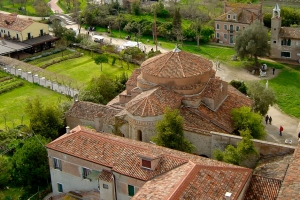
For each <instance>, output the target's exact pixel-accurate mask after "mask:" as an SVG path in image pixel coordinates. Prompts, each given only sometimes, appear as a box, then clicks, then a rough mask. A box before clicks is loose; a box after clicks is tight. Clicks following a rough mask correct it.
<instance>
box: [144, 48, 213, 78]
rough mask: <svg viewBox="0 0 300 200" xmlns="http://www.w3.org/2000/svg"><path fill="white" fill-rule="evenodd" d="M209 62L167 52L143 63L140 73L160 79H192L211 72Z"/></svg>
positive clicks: (176, 52) (189, 54)
mask: <svg viewBox="0 0 300 200" xmlns="http://www.w3.org/2000/svg"><path fill="white" fill-rule="evenodd" d="M212 67H213V64H212V62H211V61H209V60H207V59H205V58H201V57H199V56H196V55H193V54H191V53H187V52H184V51H169V52H166V53H163V54H160V55H157V56H155V57H152V58H150V59H148V60H146V61H144V62H143V63H142V65H141V69H142V73H146V74H149V75H152V76H157V77H162V78H185V77H193V76H197V75H199V74H203V73H204V72H207V71H210V70H212Z"/></svg>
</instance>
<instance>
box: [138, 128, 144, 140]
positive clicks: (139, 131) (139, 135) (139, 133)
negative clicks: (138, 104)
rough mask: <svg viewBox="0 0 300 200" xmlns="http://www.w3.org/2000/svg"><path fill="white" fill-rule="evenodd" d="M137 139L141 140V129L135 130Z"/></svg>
mask: <svg viewBox="0 0 300 200" xmlns="http://www.w3.org/2000/svg"><path fill="white" fill-rule="evenodd" d="M137 139H138V141H143V135H142V131H141V130H138V131H137Z"/></svg>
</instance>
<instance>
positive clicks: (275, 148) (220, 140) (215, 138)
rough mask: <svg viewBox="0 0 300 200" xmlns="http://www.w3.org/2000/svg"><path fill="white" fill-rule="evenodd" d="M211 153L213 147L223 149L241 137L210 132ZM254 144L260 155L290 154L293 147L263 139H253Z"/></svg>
mask: <svg viewBox="0 0 300 200" xmlns="http://www.w3.org/2000/svg"><path fill="white" fill-rule="evenodd" d="M211 134H212V136H211V155H212V152H213V150H214V149H217V148H218V149H221V150H224V149H225V148H226V146H227V145H229V144H232V145H234V146H236V145H237V143H238V142H239V141H241V140H242V137H240V136H236V135H229V134H223V133H216V132H211ZM253 142H254V146H255V147H256V149H257V150H258V152H259V154H260V156H262V157H273V156H282V155H286V154H291V153H293V152H294V150H295V147H294V146H289V145H283V144H277V143H273V142H267V141H263V140H256V139H253Z"/></svg>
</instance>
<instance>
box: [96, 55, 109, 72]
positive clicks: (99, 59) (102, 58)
mask: <svg viewBox="0 0 300 200" xmlns="http://www.w3.org/2000/svg"><path fill="white" fill-rule="evenodd" d="M94 61H95V63H96V64H97V65H99V64H100V69H101V71H102V63H108V58H107V56H106V55H103V54H101V55H99V56H97V57H95V58H94Z"/></svg>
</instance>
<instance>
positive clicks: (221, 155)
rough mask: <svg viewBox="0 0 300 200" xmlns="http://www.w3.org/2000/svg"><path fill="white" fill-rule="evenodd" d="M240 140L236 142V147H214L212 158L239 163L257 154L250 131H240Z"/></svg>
mask: <svg viewBox="0 0 300 200" xmlns="http://www.w3.org/2000/svg"><path fill="white" fill-rule="evenodd" d="M240 134H241V136H242V140H241V141H240V142H238V143H237V147H234V146H233V145H231V144H230V145H228V146H227V147H226V148H225V151H221V150H220V149H215V150H214V151H213V155H214V158H215V159H216V160H219V161H224V162H227V163H231V164H234V165H241V163H242V161H244V160H246V159H247V158H248V157H249V156H250V155H253V154H256V155H257V154H258V152H257V150H256V149H255V147H254V144H253V141H252V136H251V134H250V131H249V130H248V129H247V130H244V131H240Z"/></svg>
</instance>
